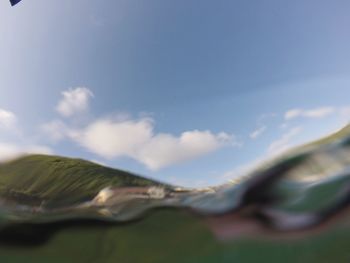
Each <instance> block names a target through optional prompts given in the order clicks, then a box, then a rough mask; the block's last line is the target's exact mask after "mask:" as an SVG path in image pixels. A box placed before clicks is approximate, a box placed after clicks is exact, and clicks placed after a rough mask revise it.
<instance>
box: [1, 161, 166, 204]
mask: <svg viewBox="0 0 350 263" xmlns="http://www.w3.org/2000/svg"><path fill="white" fill-rule="evenodd" d="M149 185H163V186H165V185H164V184H162V183H160V182H156V181H153V180H150V179H146V178H143V177H140V176H136V175H134V174H131V173H129V172H126V171H121V170H117V169H112V168H108V167H104V166H101V165H98V164H95V163H92V162H88V161H84V160H81V159H71V158H64V157H59V156H47V155H29V156H24V157H21V158H19V159H16V160H13V161H10V162H6V163H2V164H0V197H1V198H6V199H10V200H14V201H17V202H21V203H26V204H32V205H36V204H40V203H41V202H42V201H43V200H45V204H46V205H48V206H54V207H56V206H62V205H71V204H74V203H77V202H82V201H87V200H90V199H91V198H93V197H94V196H95V195H96V194H97V193H98V192H99V191H100V190H101V189H103V188H105V187H107V186H121V187H123V186H149Z"/></svg>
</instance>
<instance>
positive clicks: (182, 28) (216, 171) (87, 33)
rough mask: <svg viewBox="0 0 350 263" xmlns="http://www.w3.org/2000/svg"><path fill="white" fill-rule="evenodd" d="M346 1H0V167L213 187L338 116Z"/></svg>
mask: <svg viewBox="0 0 350 263" xmlns="http://www.w3.org/2000/svg"><path fill="white" fill-rule="evenodd" d="M349 8H350V3H349V2H348V1H345V0H344V1H337V0H336V1H332V2H330V1H316V0H310V1H304V0H303V1H302V0H296V1H280V0H266V1H249V2H248V1H236V0H235V1H224V0H222V1H221V0H219V1H206V0H202V1H199V0H178V1H163V0H149V1H142V0H131V1H130V0H127V1H126V0H106V1H103V3H101V1H97V0H75V1H71V0H60V1H54V0H23V1H22V2H21V3H19V4H18V5H16V6H15V7H11V6H10V4H9V3H8V1H7V0H2V1H0V160H7V159H10V158H13V157H14V156H17V155H18V154H21V153H45V154H55V155H62V156H69V157H78V158H84V159H87V160H91V161H94V162H97V163H100V164H103V165H107V166H111V167H115V168H120V169H124V170H129V171H132V172H135V173H137V174H141V175H145V176H148V177H151V178H154V179H157V180H161V181H165V182H169V183H174V184H177V185H185V186H203V185H213V184H220V183H223V182H225V181H226V180H228V179H230V178H233V177H235V176H238V174H239V172H238V171H239V170H240V169H242V168H244V167H247V166H249V164H251V163H255V162H256V161H257V160H261V159H266V158H267V159H268V158H271V157H272V156H274V155H276V154H278V153H280V152H282V151H284V150H286V149H288V148H290V147H293V146H295V145H298V144H302V143H304V142H307V141H310V140H314V139H317V138H319V137H321V136H324V135H326V134H328V133H330V132H333V131H335V130H337V129H339V128H341V127H342V126H344V125H345V124H347V123H348V121H349V120H350V101H349V97H350V52H349V51H350V50H349V46H350V28H349V26H348V25H349V24H350V17H349V16H348V10H349Z"/></svg>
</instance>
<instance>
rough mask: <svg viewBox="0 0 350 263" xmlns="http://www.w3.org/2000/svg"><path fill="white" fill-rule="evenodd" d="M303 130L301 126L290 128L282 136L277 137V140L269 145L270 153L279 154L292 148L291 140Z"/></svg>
mask: <svg viewBox="0 0 350 263" xmlns="http://www.w3.org/2000/svg"><path fill="white" fill-rule="evenodd" d="M301 131H302V128H301V127H294V128H292V129H290V130H288V131H287V132H286V133H284V134H283V135H282V137H281V138H279V139H277V140H276V141H273V142H272V143H271V144H270V146H269V147H268V150H267V151H268V153H269V154H272V155H274V154H277V153H280V152H282V151H284V150H286V149H287V148H290V147H291V146H292V145H291V141H292V139H293V138H294V137H296V136H297V135H298V134H299V133H300V132H301Z"/></svg>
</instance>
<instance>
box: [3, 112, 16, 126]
mask: <svg viewBox="0 0 350 263" xmlns="http://www.w3.org/2000/svg"><path fill="white" fill-rule="evenodd" d="M16 123H17V117H16V115H15V114H14V113H13V112H11V111H7V110H4V109H0V128H1V127H3V128H5V129H13V128H15V126H16Z"/></svg>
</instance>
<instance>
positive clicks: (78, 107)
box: [56, 87, 93, 117]
mask: <svg viewBox="0 0 350 263" xmlns="http://www.w3.org/2000/svg"><path fill="white" fill-rule="evenodd" d="M62 96H63V98H62V100H61V101H60V102H59V103H58V105H57V107H56V110H57V111H58V113H60V114H61V115H62V116H64V117H70V116H72V115H75V114H78V113H82V112H85V111H87V110H88V108H89V101H90V98H92V97H93V93H92V92H91V91H90V90H89V89H88V88H84V87H78V88H74V89H69V90H67V91H63V92H62Z"/></svg>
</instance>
